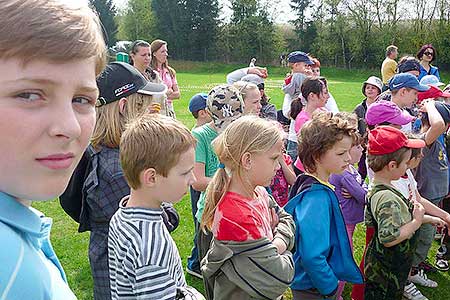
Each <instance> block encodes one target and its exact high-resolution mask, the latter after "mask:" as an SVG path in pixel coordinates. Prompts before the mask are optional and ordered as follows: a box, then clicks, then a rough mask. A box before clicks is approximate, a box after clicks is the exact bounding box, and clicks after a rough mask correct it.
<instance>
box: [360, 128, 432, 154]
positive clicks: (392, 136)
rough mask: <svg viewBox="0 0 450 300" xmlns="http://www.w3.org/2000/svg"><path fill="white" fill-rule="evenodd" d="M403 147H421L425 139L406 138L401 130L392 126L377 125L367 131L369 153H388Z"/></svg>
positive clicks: (423, 145)
mask: <svg viewBox="0 0 450 300" xmlns="http://www.w3.org/2000/svg"><path fill="white" fill-rule="evenodd" d="M403 147H407V148H423V147H425V141H423V140H419V139H408V138H407V137H406V135H405V134H404V133H403V132H402V131H400V130H399V129H397V128H394V127H392V126H378V127H376V128H375V129H373V130H371V131H370V132H369V147H368V151H369V154H372V155H383V154H389V153H392V152H395V151H397V150H399V149H400V148H403Z"/></svg>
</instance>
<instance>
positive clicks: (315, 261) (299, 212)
mask: <svg viewBox="0 0 450 300" xmlns="http://www.w3.org/2000/svg"><path fill="white" fill-rule="evenodd" d="M290 198H291V199H290V200H289V202H288V203H287V204H286V206H285V207H284V208H285V210H286V212H288V213H290V214H291V215H292V216H293V217H294V222H295V225H296V231H295V252H294V264H295V276H294V281H293V282H292V284H291V289H293V290H308V289H311V288H315V289H317V290H318V291H319V292H320V293H321V294H322V295H329V294H331V293H333V292H334V291H335V290H336V289H337V286H338V281H339V280H342V281H348V282H352V283H362V282H363V277H362V275H361V272H360V270H359V268H358V266H357V265H356V263H355V260H354V259H353V254H352V251H351V248H350V243H349V240H348V237H347V231H346V228H345V223H344V219H343V217H342V212H341V209H340V208H339V202H338V200H337V198H336V195H335V194H334V191H333V190H332V189H331V188H329V187H328V186H326V185H324V184H322V183H320V182H319V181H318V180H317V179H316V178H314V177H312V176H310V175H307V174H302V175H300V176H299V177H298V178H297V181H296V182H295V184H294V186H293V187H292V190H291V195H290Z"/></svg>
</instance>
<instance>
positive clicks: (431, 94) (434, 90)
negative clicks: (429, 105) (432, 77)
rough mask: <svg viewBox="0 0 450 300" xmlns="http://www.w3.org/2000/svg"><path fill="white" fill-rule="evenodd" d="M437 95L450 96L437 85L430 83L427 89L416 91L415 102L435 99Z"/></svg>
mask: <svg viewBox="0 0 450 300" xmlns="http://www.w3.org/2000/svg"><path fill="white" fill-rule="evenodd" d="M439 97H444V98H450V93H447V92H443V91H441V89H440V88H438V87H437V86H434V85H430V89H429V90H428V91H425V92H419V93H417V103H420V102H422V101H423V100H425V99H430V98H431V99H435V98H439Z"/></svg>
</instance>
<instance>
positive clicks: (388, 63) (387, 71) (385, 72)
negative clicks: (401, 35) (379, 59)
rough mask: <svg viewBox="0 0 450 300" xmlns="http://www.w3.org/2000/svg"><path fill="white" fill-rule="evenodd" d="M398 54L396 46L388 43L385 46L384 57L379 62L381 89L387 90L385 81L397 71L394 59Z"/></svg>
mask: <svg viewBox="0 0 450 300" xmlns="http://www.w3.org/2000/svg"><path fill="white" fill-rule="evenodd" d="M397 55H398V48H397V46H394V45H390V46H388V47H387V48H386V58H385V59H384V61H383V63H382V64H381V79H382V80H383V84H384V86H383V91H385V90H387V85H388V84H387V83H388V81H389V79H391V78H392V77H393V76H394V75H395V72H396V71H397V62H396V61H395V59H396V58H397Z"/></svg>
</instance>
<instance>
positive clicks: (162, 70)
mask: <svg viewBox="0 0 450 300" xmlns="http://www.w3.org/2000/svg"><path fill="white" fill-rule="evenodd" d="M150 50H151V55H152V60H151V62H150V64H151V66H152V68H153V69H155V70H156V71H157V72H158V73H159V76H161V79H162V81H163V83H164V84H165V85H166V86H167V92H166V96H167V112H168V115H169V116H171V117H174V118H175V110H174V109H173V100H175V99H179V98H180V96H181V93H180V89H179V88H178V82H177V76H176V72H175V70H174V69H173V68H172V67H170V66H169V62H168V61H167V57H168V56H169V52H168V50H167V42H165V41H163V40H154V41H153V42H152V43H151V44H150Z"/></svg>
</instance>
